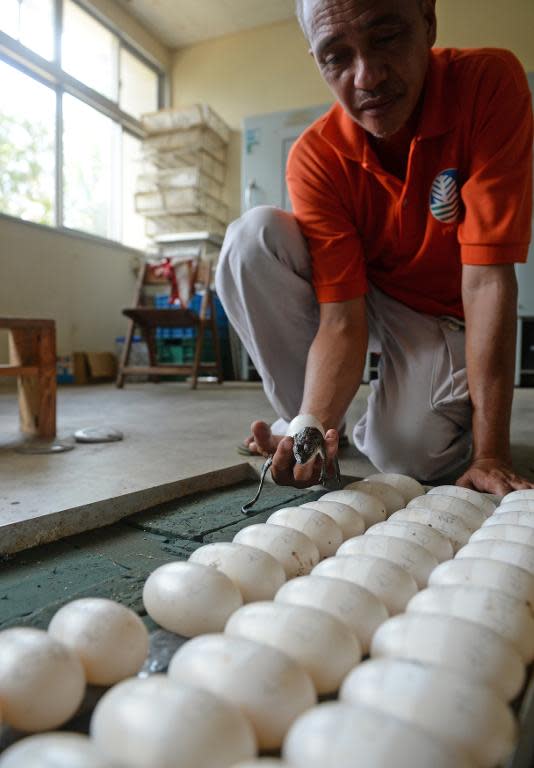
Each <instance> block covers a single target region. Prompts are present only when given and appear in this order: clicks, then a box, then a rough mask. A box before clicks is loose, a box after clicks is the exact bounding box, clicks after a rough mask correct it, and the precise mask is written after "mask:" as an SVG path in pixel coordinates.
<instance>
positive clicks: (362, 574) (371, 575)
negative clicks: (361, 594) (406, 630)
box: [312, 555, 417, 616]
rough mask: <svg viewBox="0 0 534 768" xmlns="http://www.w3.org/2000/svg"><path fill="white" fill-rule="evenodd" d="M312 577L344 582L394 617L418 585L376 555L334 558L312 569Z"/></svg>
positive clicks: (392, 564) (395, 566) (410, 577)
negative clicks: (365, 591) (370, 596)
mask: <svg viewBox="0 0 534 768" xmlns="http://www.w3.org/2000/svg"><path fill="white" fill-rule="evenodd" d="M312 575H313V576H326V577H327V578H334V579H343V580H345V581H351V582H352V583H353V584H359V585H360V586H361V587H365V589H368V590H369V592H372V593H373V595H375V597H377V598H378V599H379V600H380V601H381V602H382V603H383V604H384V605H385V606H386V608H387V610H388V612H389V613H390V614H391V615H392V616H393V615H394V614H396V613H400V612H401V611H403V610H404V609H405V607H406V605H407V603H408V600H410V598H412V597H413V596H414V595H415V593H416V592H417V583H416V581H415V579H414V578H413V576H411V575H410V574H409V573H408V571H405V570H404V568H401V567H400V565H397V564H396V563H392V562H390V561H389V560H385V559H384V558H383V557H376V556H375V555H358V556H356V555H354V556H352V555H336V556H335V557H329V558H328V560H323V561H322V562H321V563H319V564H318V565H316V566H315V568H314V569H313V571H312Z"/></svg>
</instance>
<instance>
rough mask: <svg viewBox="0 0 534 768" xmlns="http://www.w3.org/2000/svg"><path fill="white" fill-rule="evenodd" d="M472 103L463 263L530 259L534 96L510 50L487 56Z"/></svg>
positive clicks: (460, 230) (461, 232)
mask: <svg viewBox="0 0 534 768" xmlns="http://www.w3.org/2000/svg"><path fill="white" fill-rule="evenodd" d="M476 88H477V90H476V96H475V101H474V105H473V122H472V132H471V135H470V141H469V144H470V149H469V152H470V160H469V176H468V179H467V181H466V182H465V183H464V185H463V187H462V199H463V202H464V205H465V218H464V220H463V222H462V223H461V224H460V226H459V228H458V240H459V242H460V246H461V260H462V263H463V264H481V265H484V264H488V265H489V264H509V263H514V262H523V261H526V258H527V252H528V244H529V241H530V228H531V216H532V100H531V94H530V90H529V87H528V82H527V79H526V77H525V73H524V72H523V69H522V67H521V65H520V64H519V62H518V61H517V59H516V58H515V57H514V56H513V55H512V54H511V53H509V52H508V51H496V52H494V53H493V55H491V56H490V55H488V57H485V59H484V66H483V68H482V70H481V72H480V74H479V82H478V85H477V87H476Z"/></svg>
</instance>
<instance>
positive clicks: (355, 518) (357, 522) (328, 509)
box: [301, 499, 365, 539]
mask: <svg viewBox="0 0 534 768" xmlns="http://www.w3.org/2000/svg"><path fill="white" fill-rule="evenodd" d="M301 507H303V508H304V509H316V510H317V511H318V512H324V514H325V515H328V516H329V517H331V518H332V520H333V521H334V522H335V523H337V524H338V525H339V527H340V528H341V531H342V533H343V539H351V538H352V537H353V536H360V535H361V534H362V533H363V532H364V531H365V520H364V519H363V517H362V516H361V515H360V514H358V512H356V510H355V509H353V508H352V507H349V505H348V504H342V503H341V502H340V501H321V500H320V499H319V501H307V502H306V504H301Z"/></svg>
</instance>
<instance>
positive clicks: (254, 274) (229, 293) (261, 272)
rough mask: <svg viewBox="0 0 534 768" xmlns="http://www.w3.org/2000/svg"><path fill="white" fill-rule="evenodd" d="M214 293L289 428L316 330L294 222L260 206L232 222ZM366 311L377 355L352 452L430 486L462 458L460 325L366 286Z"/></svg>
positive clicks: (464, 397) (465, 424)
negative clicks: (367, 397) (373, 373)
mask: <svg viewBox="0 0 534 768" xmlns="http://www.w3.org/2000/svg"><path fill="white" fill-rule="evenodd" d="M216 288H217V293H218V295H219V298H220V299H221V301H222V304H223V306H224V308H225V311H226V313H227V315H228V318H229V320H230V322H231V324H232V325H233V327H234V328H235V330H236V331H237V333H238V334H239V336H240V338H241V340H242V341H243V344H244V346H245V348H246V350H247V352H248V354H249V355H250V358H251V360H252V362H253V363H254V365H255V367H256V370H257V371H258V373H259V375H260V376H261V378H262V381H263V387H264V390H265V394H266V396H267V398H268V400H269V402H270V403H271V405H272V407H273V409H274V410H275V412H276V413H277V414H278V416H279V417H280V418H281V419H283V420H285V421H290V420H291V419H292V418H293V417H294V416H295V415H296V414H298V412H299V408H300V404H301V400H302V394H303V389H304V374H305V368H306V359H307V356H308V350H309V348H310V345H311V343H312V341H313V338H314V336H315V334H316V332H317V329H318V325H319V306H318V303H317V300H316V298H315V294H314V291H313V287H312V284H311V262H310V255H309V252H308V249H307V246H306V243H305V241H304V239H303V237H302V235H301V233H300V230H299V228H298V225H297V223H296V220H295V218H294V217H293V216H292V215H291V214H288V213H286V212H284V211H281V210H278V209H276V208H272V207H269V206H260V207H258V208H254V209H252V210H250V211H248V212H247V213H246V214H244V215H243V216H242V217H241V218H240V219H238V220H237V221H235V222H233V223H232V224H231V225H230V227H229V228H228V231H227V234H226V238H225V241H224V245H223V248H222V252H221V256H220V260H219V265H218V268H217V273H216ZM366 304H367V317H368V324H369V349H370V350H371V351H373V352H375V351H376V352H380V353H381V356H380V362H379V370H378V379H377V380H374V381H372V382H371V394H370V395H369V399H368V403H367V412H366V413H365V414H364V416H363V417H362V419H361V420H360V421H359V422H358V424H356V426H355V428H354V433H353V438H354V443H355V445H356V447H357V448H358V449H359V450H360V451H361V452H362V453H364V454H365V455H366V456H367V457H368V458H369V459H370V460H371V462H372V463H373V464H374V465H375V467H377V469H379V470H380V471H383V472H401V473H405V474H408V475H411V476H413V477H416V478H419V479H424V480H429V481H432V479H434V478H438V477H443V476H444V475H448V474H451V473H454V472H455V471H458V470H459V469H460V467H462V466H463V465H464V464H465V463H466V461H467V460H468V458H469V455H470V451H471V431H470V430H471V404H470V400H469V392H468V388H467V375H466V368H465V334H464V329H463V326H462V324H461V323H459V322H457V321H454V320H451V318H438V317H432V316H430V315H424V314H421V313H418V312H415V311H414V310H412V309H409V308H408V307H406V306H405V305H403V304H401V303H399V302H398V301H395V300H394V299H392V298H390V297H389V296H386V295H385V294H384V293H382V292H381V291H379V290H378V289H376V288H373V287H372V286H371V288H370V290H369V293H368V294H367V297H366ZM332 343H335V339H333V340H332ZM273 431H274V432H276V431H277V430H276V426H275V425H274V429H273ZM279 432H280V433H283V429H280V430H279Z"/></svg>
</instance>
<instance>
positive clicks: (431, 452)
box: [362, 424, 471, 481]
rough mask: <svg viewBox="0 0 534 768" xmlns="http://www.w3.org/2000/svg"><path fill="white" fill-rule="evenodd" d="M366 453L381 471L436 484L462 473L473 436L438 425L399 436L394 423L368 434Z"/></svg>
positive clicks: (364, 447) (451, 427)
mask: <svg viewBox="0 0 534 768" xmlns="http://www.w3.org/2000/svg"><path fill="white" fill-rule="evenodd" d="M362 448H363V450H364V453H365V454H366V455H367V457H368V458H369V460H370V461H371V462H372V463H373V464H374V466H375V467H376V468H377V469H378V470H379V471H380V472H398V473H400V474H403V475H409V476H410V477H414V478H417V479H418V480H427V481H433V480H434V479H436V478H441V477H443V476H445V475H449V474H452V473H454V472H455V471H457V470H459V469H460V468H461V467H463V466H464V465H465V462H466V461H467V460H468V458H469V454H470V451H471V433H470V432H468V431H467V432H466V431H463V430H461V429H459V428H457V427H456V426H455V425H451V426H450V427H449V426H448V425H437V429H435V430H434V431H430V428H428V427H427V428H426V429H423V430H421V431H420V432H419V433H417V432H413V433H412V434H411V435H410V436H409V437H408V436H407V435H406V434H397V433H396V432H395V431H394V430H392V429H391V424H389V425H383V427H382V429H380V431H378V430H377V432H375V434H373V435H369V434H367V435H366V439H365V445H364V446H362Z"/></svg>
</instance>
